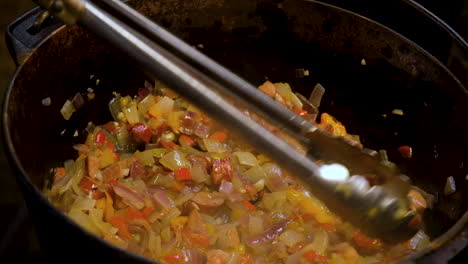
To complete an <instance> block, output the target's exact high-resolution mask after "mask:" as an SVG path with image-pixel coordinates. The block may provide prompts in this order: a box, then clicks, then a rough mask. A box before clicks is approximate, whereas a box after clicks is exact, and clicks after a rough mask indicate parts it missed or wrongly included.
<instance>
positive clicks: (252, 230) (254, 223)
mask: <svg viewBox="0 0 468 264" xmlns="http://www.w3.org/2000/svg"><path fill="white" fill-rule="evenodd" d="M248 227H249V234H250V235H252V236H256V235H260V234H261V233H262V232H263V217H261V216H258V215H250V216H249V225H248Z"/></svg>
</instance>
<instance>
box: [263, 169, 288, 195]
mask: <svg viewBox="0 0 468 264" xmlns="http://www.w3.org/2000/svg"><path fill="white" fill-rule="evenodd" d="M262 168H263V170H264V171H265V174H266V177H265V185H266V186H267V187H268V189H269V190H270V191H272V192H276V191H282V190H286V189H287V188H288V184H287V182H286V180H285V178H284V176H283V171H282V170H281V168H280V167H279V166H278V165H276V164H274V163H265V164H263V165H262Z"/></svg>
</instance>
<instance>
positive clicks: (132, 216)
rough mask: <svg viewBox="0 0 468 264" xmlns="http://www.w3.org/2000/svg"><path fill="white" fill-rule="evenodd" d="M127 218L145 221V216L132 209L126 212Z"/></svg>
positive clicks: (129, 208)
mask: <svg viewBox="0 0 468 264" xmlns="http://www.w3.org/2000/svg"><path fill="white" fill-rule="evenodd" d="M125 218H126V219H127V220H133V219H145V216H144V215H143V214H142V213H141V212H139V211H137V210H135V209H133V208H131V207H128V208H127V210H126V212H125Z"/></svg>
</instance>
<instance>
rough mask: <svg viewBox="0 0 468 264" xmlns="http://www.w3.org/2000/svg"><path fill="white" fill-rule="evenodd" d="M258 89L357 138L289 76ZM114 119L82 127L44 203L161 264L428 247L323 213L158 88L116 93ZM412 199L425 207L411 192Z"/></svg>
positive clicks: (379, 255)
mask: <svg viewBox="0 0 468 264" xmlns="http://www.w3.org/2000/svg"><path fill="white" fill-rule="evenodd" d="M259 89H260V90H261V91H262V92H264V93H265V94H267V95H268V96H270V97H272V98H273V99H274V100H275V101H277V102H278V103H280V104H282V105H284V106H285V107H287V108H289V109H291V110H293V111H294V112H295V113H297V114H298V115H300V116H302V117H304V118H306V119H307V120H309V121H310V122H313V123H314V124H316V125H318V126H319V127H320V128H322V129H323V130H324V131H326V132H327V133H331V134H333V135H337V136H342V137H345V138H346V139H347V140H348V141H349V142H350V144H353V145H355V146H356V147H362V145H361V144H360V143H359V139H358V138H357V137H354V136H351V135H348V133H347V132H346V129H345V127H344V126H343V125H342V124H341V123H340V122H338V121H337V120H336V119H335V118H333V117H332V116H331V115H329V114H326V113H322V114H321V115H320V118H319V119H320V122H316V116H315V115H312V114H310V113H308V112H307V111H306V110H305V109H303V104H302V103H301V102H300V100H299V99H298V98H297V96H296V95H295V94H294V93H293V92H292V91H291V88H290V87H289V85H288V84H285V83H275V84H273V83H271V82H266V83H264V84H263V85H262V86H260V87H259ZM109 108H110V111H111V113H112V115H113V117H114V121H111V122H108V123H106V124H103V125H100V126H94V125H90V126H89V127H88V128H87V131H88V132H89V134H88V136H87V139H86V142H85V143H83V144H79V145H75V146H74V148H75V149H76V150H77V152H78V158H76V159H75V160H67V161H65V163H64V165H63V167H58V168H55V170H54V176H53V182H52V184H51V187H50V188H47V190H45V192H46V195H47V197H48V198H49V200H50V201H51V202H52V203H53V204H54V205H55V206H57V207H58V208H59V209H60V210H62V211H63V212H64V213H65V214H66V215H68V216H69V217H70V218H71V219H73V220H74V221H75V222H76V223H78V224H79V225H80V226H82V227H83V228H84V229H86V230H88V231H89V232H91V233H93V234H95V235H97V236H99V237H101V238H103V239H104V240H106V241H108V242H110V243H112V244H114V245H116V246H118V247H122V248H124V249H127V250H129V251H131V252H134V253H136V254H140V255H143V256H145V257H147V258H150V259H153V260H157V261H160V262H162V263H168V264H178V263H195V264H198V263H209V264H254V263H255V264H260V263H262V264H263V263H289V264H293V263H294V264H296V263H308V264H311V263H320V264H324V263H333V264H343V263H344V264H365V263H384V262H393V261H394V260H396V259H398V258H400V257H403V256H405V255H407V254H409V253H411V252H412V251H413V250H417V249H419V248H421V247H422V246H424V245H425V244H427V242H428V241H429V240H428V237H427V236H426V235H425V234H424V233H422V232H420V233H418V234H417V235H416V236H415V237H414V238H413V239H411V240H410V241H407V242H406V243H402V244H399V245H396V246H395V245H392V246H389V245H385V244H384V243H383V242H381V241H380V240H378V239H374V238H370V237H368V236H366V235H365V234H363V233H362V232H360V231H359V230H357V229H355V228H354V227H352V226H351V225H349V224H347V223H346V222H345V221H343V220H342V219H340V218H338V217H337V216H336V215H334V214H333V213H332V212H330V211H329V210H328V209H327V208H326V206H325V205H324V204H323V203H322V202H321V201H319V200H318V199H316V198H315V197H314V195H313V193H311V192H310V191H309V190H308V189H307V188H306V187H305V186H304V185H302V184H300V183H299V181H298V180H297V179H296V178H295V177H293V176H291V175H289V174H288V173H287V172H285V171H284V170H283V169H282V168H281V166H279V164H276V163H274V162H272V161H271V160H270V159H269V158H268V157H267V156H265V155H264V154H262V153H258V152H257V151H256V150H255V149H251V148H250V147H249V146H246V145H245V144H240V143H239V141H238V140H236V139H235V137H234V136H233V135H231V134H230V132H229V131H227V130H225V129H223V127H222V126H220V125H218V124H216V123H214V122H213V121H212V120H211V119H210V118H209V117H208V116H206V115H205V114H203V113H202V112H200V111H199V110H198V109H197V108H196V107H194V106H193V105H190V104H188V103H187V102H186V101H184V100H183V99H181V98H178V96H177V95H176V94H174V93H173V92H171V91H170V90H168V89H166V88H151V89H148V88H143V89H140V90H139V92H138V95H136V96H134V97H130V96H121V95H119V94H115V97H114V99H112V101H111V102H110V103H109ZM410 200H411V201H412V203H413V205H412V206H413V207H414V208H415V209H417V210H419V211H420V212H421V211H422V210H424V209H425V208H426V207H428V205H427V202H426V200H425V199H424V198H423V196H422V195H421V193H420V192H418V191H416V190H413V191H411V192H410Z"/></svg>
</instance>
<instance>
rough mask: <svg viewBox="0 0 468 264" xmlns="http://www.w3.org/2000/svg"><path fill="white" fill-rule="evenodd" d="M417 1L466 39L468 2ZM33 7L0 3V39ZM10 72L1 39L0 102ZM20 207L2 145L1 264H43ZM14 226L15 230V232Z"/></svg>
mask: <svg viewBox="0 0 468 264" xmlns="http://www.w3.org/2000/svg"><path fill="white" fill-rule="evenodd" d="M420 2H421V4H423V5H425V6H427V7H428V8H429V9H430V10H433V11H434V13H436V14H437V15H439V16H441V17H442V18H443V19H445V20H446V21H447V22H448V23H449V24H451V25H452V26H453V27H454V28H455V29H457V30H458V31H459V32H460V33H461V34H462V35H463V36H464V37H465V39H467V38H468V27H467V25H468V0H451V1H440V0H420ZM33 6H34V4H33V2H32V0H0V35H1V36H2V38H3V36H4V35H5V27H6V26H7V24H9V23H10V22H12V21H13V20H14V19H15V18H17V17H18V16H19V15H21V14H23V13H24V12H26V11H27V10H29V9H31V8H32V7H33ZM14 69H15V66H14V64H13V62H12V60H11V59H10V57H9V54H8V51H7V49H6V45H5V42H4V41H3V40H2V41H0V99H1V100H2V101H3V95H4V91H5V89H6V87H7V85H8V81H9V79H10V78H11V75H12V73H13V72H14ZM0 144H2V143H1V142H0ZM22 206H23V201H22V196H21V194H20V193H19V190H18V188H17V186H16V183H15V181H14V178H13V176H12V175H11V173H10V171H9V169H8V164H7V161H6V159H5V155H4V153H3V146H0V258H1V259H2V263H46V262H45V259H44V256H43V255H42V253H41V251H40V249H39V247H38V245H37V242H36V240H35V235H34V233H33V232H32V231H31V226H30V224H29V219H28V218H27V217H26V215H25V211H24V210H23V209H22V208H23V207H22ZM16 227H17V228H18V229H15V228H16ZM15 230H16V231H17V232H16V231H15ZM13 231H15V232H13ZM10 235H11V236H10ZM464 255H466V253H465V254H464ZM457 259H460V260H461V259H463V257H462V256H460V257H458V258H457ZM456 263H458V262H456ZM460 263H461V262H460Z"/></svg>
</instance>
